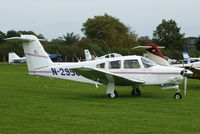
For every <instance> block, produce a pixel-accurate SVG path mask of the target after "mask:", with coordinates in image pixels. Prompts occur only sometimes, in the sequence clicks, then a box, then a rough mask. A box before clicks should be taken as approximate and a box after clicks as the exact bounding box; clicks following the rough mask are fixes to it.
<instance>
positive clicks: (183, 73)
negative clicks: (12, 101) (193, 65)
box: [181, 68, 193, 95]
mask: <svg viewBox="0 0 200 134" xmlns="http://www.w3.org/2000/svg"><path fill="white" fill-rule="evenodd" d="M181 74H182V76H183V77H184V95H186V93H187V77H188V76H190V75H192V74H193V73H192V71H190V70H188V69H186V68H184V69H183V71H181Z"/></svg>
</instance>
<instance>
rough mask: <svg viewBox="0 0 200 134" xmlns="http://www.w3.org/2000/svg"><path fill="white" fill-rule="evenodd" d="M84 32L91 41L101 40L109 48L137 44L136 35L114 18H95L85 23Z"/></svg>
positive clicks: (105, 16) (106, 16) (107, 16)
mask: <svg viewBox="0 0 200 134" xmlns="http://www.w3.org/2000/svg"><path fill="white" fill-rule="evenodd" d="M82 31H83V32H84V34H85V35H86V36H87V38H91V39H100V40H104V41H106V42H107V44H108V45H109V46H121V47H123V46H127V47H130V46H132V45H133V44H134V43H135V42H136V37H137V36H136V34H134V33H133V32H130V29H129V28H128V27H126V26H125V25H124V24H123V23H121V22H120V21H119V19H116V18H114V17H112V16H109V15H107V14H104V16H94V18H89V19H88V20H87V21H86V22H85V23H83V28H82Z"/></svg>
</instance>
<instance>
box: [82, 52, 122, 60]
mask: <svg viewBox="0 0 200 134" xmlns="http://www.w3.org/2000/svg"><path fill="white" fill-rule="evenodd" d="M84 53H85V59H86V61H89V60H96V59H104V58H115V57H120V56H122V55H121V54H118V53H110V54H106V55H103V56H101V57H97V56H95V55H91V53H90V51H89V50H88V49H85V50H84Z"/></svg>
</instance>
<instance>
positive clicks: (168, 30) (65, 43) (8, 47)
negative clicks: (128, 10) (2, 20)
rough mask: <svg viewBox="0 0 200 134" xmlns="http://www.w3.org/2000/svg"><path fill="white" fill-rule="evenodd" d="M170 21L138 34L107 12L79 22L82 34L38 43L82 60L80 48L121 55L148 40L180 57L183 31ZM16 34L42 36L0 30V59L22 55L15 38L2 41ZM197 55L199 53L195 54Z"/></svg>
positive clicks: (65, 57) (67, 58) (70, 58)
mask: <svg viewBox="0 0 200 134" xmlns="http://www.w3.org/2000/svg"><path fill="white" fill-rule="evenodd" d="M180 30H181V28H180V27H178V25H177V23H176V22H175V21H174V20H162V22H161V23H160V24H159V25H158V26H157V27H156V28H155V31H153V38H152V39H150V38H149V37H148V36H143V37H138V35H137V34H136V32H134V31H132V30H131V29H130V28H129V27H128V26H126V25H125V24H123V23H122V22H121V21H120V20H119V19H117V18H115V17H112V16H110V15H108V14H104V15H102V16H94V17H93V18H88V19H87V21H86V22H84V23H83V27H82V29H81V31H82V32H83V33H84V35H85V36H84V37H80V36H79V35H78V34H75V33H73V32H72V33H66V35H63V36H61V37H58V38H56V39H52V40H51V41H44V42H42V45H43V46H44V48H45V50H46V51H47V53H49V54H61V55H62V60H63V61H75V60H76V58H75V57H78V58H80V59H84V49H89V50H90V52H91V53H92V54H94V55H97V56H101V55H104V54H107V53H111V52H115V53H120V54H122V55H133V54H135V55H142V54H143V52H144V50H140V49H138V50H137V49H136V50H131V48H132V47H135V46H138V45H144V44H149V43H156V44H158V45H160V46H165V49H164V50H162V51H163V52H164V53H165V54H166V55H167V56H169V57H170V58H176V59H182V55H181V52H182V51H183V50H184V39H185V38H184V36H185V34H184V33H181V32H180ZM20 34H32V35H35V36H37V37H38V38H40V39H45V37H44V36H43V35H42V34H36V33H34V32H33V31H15V30H10V31H8V32H7V33H3V32H2V31H0V61H1V62H2V61H7V60H8V53H9V52H10V51H13V52H16V53H17V54H18V55H19V56H23V55H24V53H23V49H22V45H21V42H19V41H9V42H7V41H4V39H5V38H9V37H16V36H20ZM196 48H197V50H196V51H195V52H194V53H193V54H196V55H198V54H200V53H199V50H200V37H199V38H198V41H197V43H196ZM198 56H199V55H198Z"/></svg>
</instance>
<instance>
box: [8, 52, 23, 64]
mask: <svg viewBox="0 0 200 134" xmlns="http://www.w3.org/2000/svg"><path fill="white" fill-rule="evenodd" d="M15 59H20V57H19V56H18V55H17V54H16V53H15V52H9V54H8V62H9V63H13V62H14V60H15Z"/></svg>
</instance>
